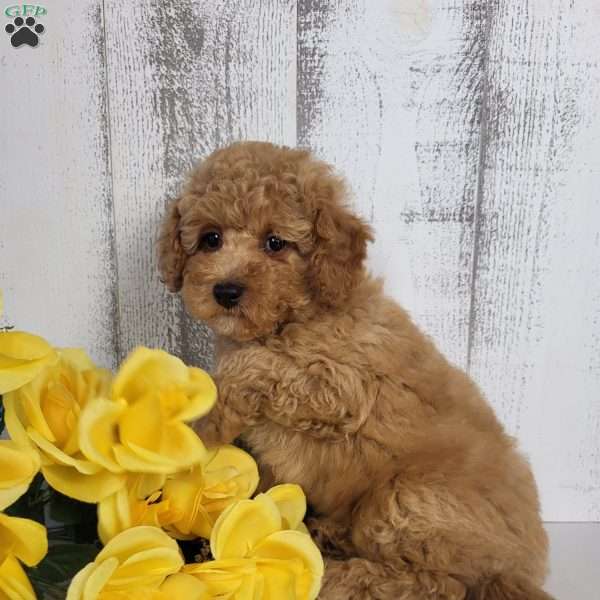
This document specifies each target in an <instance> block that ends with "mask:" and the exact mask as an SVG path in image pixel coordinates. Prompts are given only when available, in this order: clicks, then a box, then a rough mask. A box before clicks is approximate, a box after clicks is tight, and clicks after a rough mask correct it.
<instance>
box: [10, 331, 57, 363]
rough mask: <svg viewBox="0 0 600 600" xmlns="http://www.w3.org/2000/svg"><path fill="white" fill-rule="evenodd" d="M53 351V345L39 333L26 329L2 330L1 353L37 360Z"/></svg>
mask: <svg viewBox="0 0 600 600" xmlns="http://www.w3.org/2000/svg"><path fill="white" fill-rule="evenodd" d="M53 352H54V349H53V348H52V346H51V345H50V344H49V343H48V342H47V341H46V340H45V339H44V338H42V337H40V336H39V335H34V334H32V333H26V332H24V331H3V332H0V355H3V356H7V357H10V358H16V359H19V360H36V359H39V358H44V357H45V356H47V355H48V354H52V353H53Z"/></svg>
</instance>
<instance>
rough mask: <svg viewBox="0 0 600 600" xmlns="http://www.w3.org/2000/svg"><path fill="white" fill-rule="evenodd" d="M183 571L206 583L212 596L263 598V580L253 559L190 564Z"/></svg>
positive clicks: (243, 598)
mask: <svg viewBox="0 0 600 600" xmlns="http://www.w3.org/2000/svg"><path fill="white" fill-rule="evenodd" d="M183 572H184V573H188V574H190V575H193V576H194V577H195V578H196V579H198V580H199V581H201V582H202V583H204V584H205V585H206V586H207V587H208V589H209V592H210V594H211V597H212V598H227V599H230V598H231V599H232V600H233V599H235V600H254V599H255V598H261V595H260V593H259V592H260V589H257V588H260V587H262V586H261V582H260V581H257V579H259V578H258V577H257V575H258V573H257V569H256V564H255V562H254V561H253V560H249V559H227V560H213V561H209V562H204V563H197V564H190V565H185V566H184V567H183Z"/></svg>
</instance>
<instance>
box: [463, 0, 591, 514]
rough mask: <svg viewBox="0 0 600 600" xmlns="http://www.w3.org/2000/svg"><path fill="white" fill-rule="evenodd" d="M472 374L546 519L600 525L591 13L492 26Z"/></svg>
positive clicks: (496, 21) (541, 7)
mask: <svg viewBox="0 0 600 600" xmlns="http://www.w3.org/2000/svg"><path fill="white" fill-rule="evenodd" d="M490 17H491V18H490V22H489V27H490V35H489V41H490V49H489V64H488V69H487V74H486V91H485V94H484V102H485V111H486V112H487V120H486V124H487V136H486V139H485V144H484V146H483V153H482V158H483V169H482V173H481V187H480V210H479V221H478V223H479V225H478V235H477V240H476V252H477V254H476V264H475V269H474V273H475V279H474V285H473V290H474V297H473V306H474V311H473V316H474V321H473V330H472V340H471V342H472V346H471V352H470V355H471V356H470V358H471V360H470V366H471V371H472V373H473V374H474V375H475V377H476V379H478V380H479V381H480V382H481V384H482V386H483V388H484V389H485V390H486V391H487V392H488V394H489V396H490V398H491V399H492V401H493V403H494V404H495V406H496V408H497V409H498V411H499V413H500V415H501V417H502V418H503V420H504V422H505V423H506V424H507V425H508V428H509V430H510V431H511V432H512V433H514V434H515V435H517V436H518V437H519V439H520V440H521V443H522V445H523V446H524V447H525V450H526V451H527V453H528V454H529V455H530V457H531V460H532V462H533V465H534V469H535V472H536V475H537V479H538V482H539V485H540V489H541V492H542V500H543V506H544V517H545V518H546V519H548V520H572V521H573V520H597V519H598V518H600V450H599V448H598V440H599V439H600V436H599V434H600V358H599V357H600V277H599V275H600V234H599V227H598V224H599V223H600V198H599V196H598V189H600V157H599V154H598V143H599V142H600V117H599V116H598V111H597V107H598V105H599V100H600V62H599V60H598V56H599V55H600V37H599V36H598V31H597V24H598V18H599V17H600V9H599V8H598V6H597V3H596V2H595V1H594V0H582V1H580V2H569V1H567V0H530V1H528V2H523V3H515V2H510V1H509V0H505V1H501V2H499V3H498V10H497V12H496V13H495V14H493V15H490Z"/></svg>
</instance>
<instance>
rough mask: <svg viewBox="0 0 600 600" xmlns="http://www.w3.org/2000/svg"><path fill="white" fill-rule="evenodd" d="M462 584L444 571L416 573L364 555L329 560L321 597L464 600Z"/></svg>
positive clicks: (321, 599) (322, 599) (333, 599)
mask: <svg viewBox="0 0 600 600" xmlns="http://www.w3.org/2000/svg"><path fill="white" fill-rule="evenodd" d="M465 597H466V589H465V587H464V585H463V584H462V583H460V582H459V581H457V580H456V579H453V578H452V577H449V576H445V575H442V574H435V575H434V574H431V573H425V572H421V573H417V572H413V571H412V570H411V569H410V567H409V566H408V565H407V566H406V568H405V569H402V568H398V567H397V566H394V567H391V566H388V565H383V564H380V563H376V562H373V561H370V560H367V559H364V558H351V559H349V560H344V561H337V560H328V561H327V562H326V565H325V577H324V579H323V587H322V589H321V593H320V594H319V600H463V599H464V598H465Z"/></svg>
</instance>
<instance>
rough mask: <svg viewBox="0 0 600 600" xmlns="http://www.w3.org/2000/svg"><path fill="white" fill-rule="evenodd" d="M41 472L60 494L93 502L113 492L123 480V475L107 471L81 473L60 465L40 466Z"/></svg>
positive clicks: (120, 485) (119, 486) (121, 484)
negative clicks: (89, 473) (88, 473)
mask: <svg viewBox="0 0 600 600" xmlns="http://www.w3.org/2000/svg"><path fill="white" fill-rule="evenodd" d="M42 473H43V475H44V477H45V478H46V481H47V482H48V483H49V484H50V485H51V486H52V487H53V488H54V489H56V490H58V491H59V492H61V494H65V496H69V497H71V498H75V499H76V500H81V501H82V502H91V503H93V504H94V503H96V502H100V501H101V500H103V499H104V498H106V497H107V496H110V495H111V494H114V493H115V492H116V491H117V490H118V489H119V488H121V487H122V486H123V484H124V482H125V476H124V475H119V474H116V473H110V472H109V471H99V472H98V473H95V474H94V475H82V474H81V473H79V472H78V471H77V470H76V469H74V468H73V467H65V466H61V465H45V466H42Z"/></svg>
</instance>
